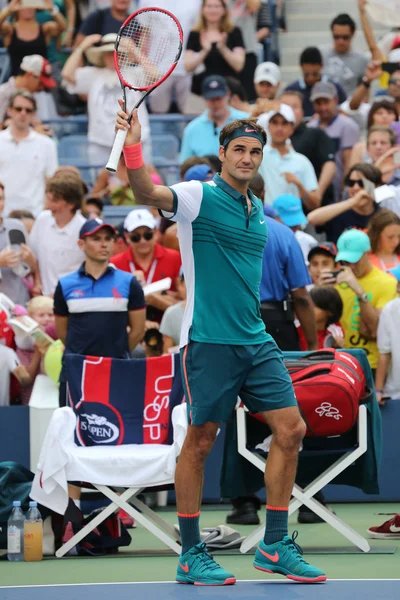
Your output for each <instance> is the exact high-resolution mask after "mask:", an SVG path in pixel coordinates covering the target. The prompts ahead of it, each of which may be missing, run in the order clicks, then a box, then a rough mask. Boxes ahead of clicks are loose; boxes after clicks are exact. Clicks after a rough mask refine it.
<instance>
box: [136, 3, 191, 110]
mask: <svg viewBox="0 0 400 600" xmlns="http://www.w3.org/2000/svg"><path fill="white" fill-rule="evenodd" d="M156 4H157V7H158V8H163V9H165V10H169V11H170V12H172V13H173V14H174V15H175V16H176V18H177V19H178V21H179V23H180V24H181V27H182V30H183V39H184V44H185V45H186V43H187V42H188V38H189V32H190V30H191V29H192V28H193V26H194V25H195V23H196V21H198V18H199V13H200V10H201V0H185V1H184V2H177V1H176V0H157V3H156ZM151 6H154V1H153V0H139V2H138V8H148V7H151ZM184 57H185V53H184V52H183V53H182V56H181V58H180V59H179V62H178V65H177V67H176V69H175V71H174V72H173V73H172V75H170V76H169V77H168V79H166V81H164V83H163V85H162V87H161V86H160V87H158V88H156V89H155V90H154V91H153V92H152V93H151V94H150V96H149V104H150V108H151V112H152V113H155V114H160V113H167V112H169V110H170V109H171V105H172V103H173V102H175V104H176V108H177V109H178V111H179V112H181V113H183V112H185V109H186V105H187V101H188V98H189V95H190V89H191V85H192V77H191V75H190V74H188V73H187V72H186V70H185V65H184Z"/></svg>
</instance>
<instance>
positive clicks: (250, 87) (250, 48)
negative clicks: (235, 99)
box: [228, 0, 262, 102]
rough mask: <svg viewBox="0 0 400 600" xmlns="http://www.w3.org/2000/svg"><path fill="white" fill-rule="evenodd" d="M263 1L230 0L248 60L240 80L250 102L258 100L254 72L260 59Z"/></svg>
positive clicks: (232, 14)
mask: <svg viewBox="0 0 400 600" xmlns="http://www.w3.org/2000/svg"><path fill="white" fill-rule="evenodd" d="M261 5H262V0H228V8H229V10H230V12H231V16H232V19H233V22H234V23H235V25H237V26H238V27H239V29H240V31H241V32H242V36H243V41H244V48H245V51H246V60H245V63H244V67H243V69H242V71H241V73H240V79H241V81H242V83H243V85H244V87H245V89H246V91H247V93H248V95H249V100H250V102H253V101H254V100H255V99H256V93H255V89H254V83H253V82H254V71H255V70H256V66H257V62H258V61H257V58H258V39H257V21H258V11H259V10H260V8H261Z"/></svg>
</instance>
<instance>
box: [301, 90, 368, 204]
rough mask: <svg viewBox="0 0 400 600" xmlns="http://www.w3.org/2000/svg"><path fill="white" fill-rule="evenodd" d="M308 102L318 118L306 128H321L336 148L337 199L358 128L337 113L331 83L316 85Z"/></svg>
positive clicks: (335, 184) (335, 178)
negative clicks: (312, 105)
mask: <svg viewBox="0 0 400 600" xmlns="http://www.w3.org/2000/svg"><path fill="white" fill-rule="evenodd" d="M310 100H311V102H313V104H314V110H315V112H316V113H317V115H318V117H317V118H316V119H312V120H311V121H310V122H309V123H308V126H309V127H321V128H322V129H323V130H324V131H325V133H327V134H328V135H329V137H331V138H332V139H333V140H334V143H335V146H336V148H335V150H336V151H335V162H336V174H335V177H334V180H333V184H334V187H335V190H336V194H337V197H338V198H339V197H340V195H341V192H342V188H343V175H344V173H347V171H348V170H349V166H350V155H351V151H352V148H353V146H354V144H356V143H357V142H358V141H359V139H360V128H359V127H358V125H357V124H356V123H355V122H354V121H353V119H351V118H350V117H346V116H345V115H342V114H340V113H339V108H338V97H337V91H336V88H335V86H334V85H333V83H323V82H320V83H316V84H315V85H314V87H313V89H312V92H311V96H310Z"/></svg>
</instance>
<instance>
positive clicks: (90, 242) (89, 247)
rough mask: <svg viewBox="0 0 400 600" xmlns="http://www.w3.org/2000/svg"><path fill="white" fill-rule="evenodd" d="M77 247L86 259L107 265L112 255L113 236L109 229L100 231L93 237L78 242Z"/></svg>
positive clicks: (89, 236)
mask: <svg viewBox="0 0 400 600" xmlns="http://www.w3.org/2000/svg"><path fill="white" fill-rule="evenodd" d="M79 246H80V248H81V249H82V250H83V252H84V253H85V256H86V258H88V259H90V260H92V261H93V262H97V263H107V262H108V261H109V260H110V258H111V256H112V253H113V249H114V236H113V234H112V232H111V231H110V230H109V229H105V228H104V229H100V231H96V233H94V234H93V235H88V236H86V237H85V238H83V240H79Z"/></svg>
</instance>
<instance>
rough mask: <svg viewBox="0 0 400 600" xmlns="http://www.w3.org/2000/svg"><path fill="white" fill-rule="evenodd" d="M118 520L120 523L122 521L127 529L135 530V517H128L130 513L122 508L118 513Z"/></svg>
mask: <svg viewBox="0 0 400 600" xmlns="http://www.w3.org/2000/svg"><path fill="white" fill-rule="evenodd" d="M118 518H119V520H120V521H122V523H123V524H124V525H125V527H126V528H127V529H135V527H136V523H135V519H134V518H133V517H131V515H128V513H127V512H126V511H125V510H123V509H122V508H121V510H120V511H119V513H118Z"/></svg>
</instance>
